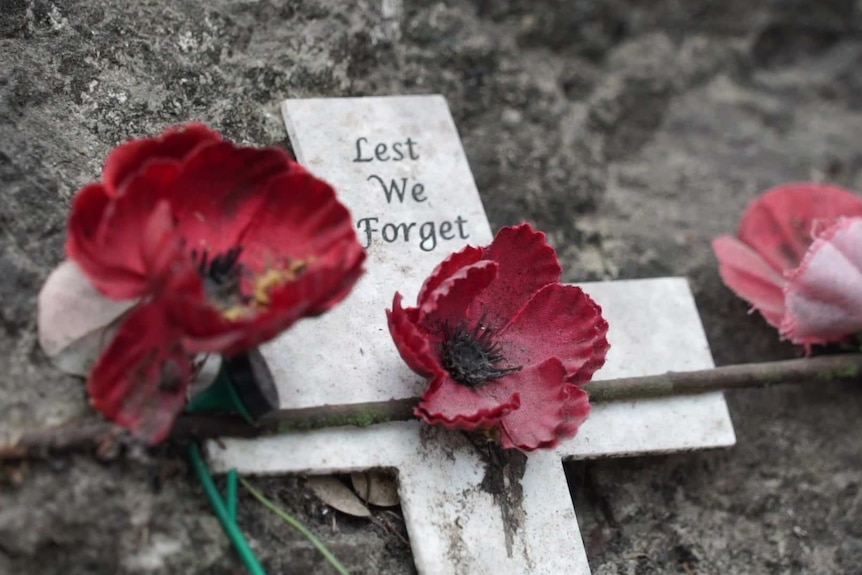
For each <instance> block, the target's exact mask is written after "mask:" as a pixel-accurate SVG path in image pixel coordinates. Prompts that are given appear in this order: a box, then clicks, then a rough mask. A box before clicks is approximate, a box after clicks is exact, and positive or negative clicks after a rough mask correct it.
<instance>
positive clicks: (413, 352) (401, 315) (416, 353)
mask: <svg viewBox="0 0 862 575" xmlns="http://www.w3.org/2000/svg"><path fill="white" fill-rule="evenodd" d="M416 311H417V310H416V308H410V309H408V310H405V309H404V308H403V307H401V294H400V293H398V292H396V293H395V297H394V298H393V299H392V309H391V310H386V320H387V322H388V324H389V333H390V335H392V341H394V342H395V347H396V348H398V353H399V354H400V355H401V357H402V359H404V361H405V362H406V363H407V365H408V366H410V369H412V370H413V371H415V372H416V373H418V374H419V375H422V376H424V377H431V376H432V375H433V374H434V373H436V372H438V371H440V370H441V369H442V368H441V367H440V364H439V362H438V361H437V357H436V355H437V354H435V353H434V352H433V351H432V347H431V342H430V341H429V338H428V337H427V335H426V334H425V333H424V332H423V331H422V330H421V329H419V327H418V326H417V325H416V322H415V320H416V318H415V317H411V316H416V315H417V314H416V313H415V312H416ZM411 312H414V313H411Z"/></svg>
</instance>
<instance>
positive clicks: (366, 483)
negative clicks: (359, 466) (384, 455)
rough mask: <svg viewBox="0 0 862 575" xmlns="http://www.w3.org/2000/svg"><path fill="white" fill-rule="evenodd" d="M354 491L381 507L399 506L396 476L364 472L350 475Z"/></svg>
mask: <svg viewBox="0 0 862 575" xmlns="http://www.w3.org/2000/svg"><path fill="white" fill-rule="evenodd" d="M350 481H351V482H352V483H353V489H355V490H356V493H358V494H359V497H361V498H362V499H364V500H365V501H367V502H368V503H371V504H372V505H377V506H379V507H393V506H395V505H398V503H399V499H398V483H397V482H396V480H395V476H394V475H393V474H391V473H386V472H384V471H362V472H357V473H351V474H350Z"/></svg>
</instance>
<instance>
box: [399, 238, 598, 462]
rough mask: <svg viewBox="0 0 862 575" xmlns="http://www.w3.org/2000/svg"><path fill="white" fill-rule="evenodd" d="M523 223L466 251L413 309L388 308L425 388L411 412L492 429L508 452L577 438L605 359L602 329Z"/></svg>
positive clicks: (591, 307) (585, 299)
mask: <svg viewBox="0 0 862 575" xmlns="http://www.w3.org/2000/svg"><path fill="white" fill-rule="evenodd" d="M560 273H561V269H560V264H559V262H558V261H557V255H556V253H555V252H554V250H553V248H551V247H550V246H549V245H548V244H547V242H546V241H545V235H544V234H543V233H541V232H536V231H534V230H533V229H532V228H531V227H530V226H529V225H528V224H522V225H520V226H516V227H511V228H503V229H502V230H500V232H499V233H498V234H497V236H496V237H495V238H494V241H493V242H492V243H491V244H490V245H488V246H487V247H484V248H475V247H467V248H465V249H463V250H461V251H460V252H457V253H455V254H452V255H451V256H449V258H447V259H446V260H445V261H443V262H442V263H441V264H440V265H439V266H438V267H437V269H436V270H434V272H433V273H432V274H431V276H430V277H429V278H428V279H427V280H426V281H425V284H424V285H423V286H422V289H421V291H420V292H419V297H418V302H417V306H416V307H411V308H406V309H405V308H403V307H402V306H401V294H398V293H396V294H395V299H394V301H393V304H392V309H391V310H387V312H386V313H387V317H388V320H389V331H390V333H391V334H392V338H393V339H394V341H395V345H396V347H397V348H398V351H399V353H400V354H401V357H402V358H403V359H404V361H405V362H407V364H408V365H409V366H410V368H411V369H413V371H415V372H417V373H418V374H420V375H422V376H425V377H428V378H430V380H431V382H430V385H429V387H428V389H427V390H426V391H425V394H424V395H423V396H422V400H421V401H420V402H419V405H418V406H417V407H416V409H415V414H416V415H417V416H418V417H420V418H422V419H424V420H425V421H426V422H428V423H432V424H438V425H443V426H444V427H448V428H460V429H467V430H472V429H477V428H486V429H487V428H498V429H499V432H500V441H501V443H502V445H503V447H505V448H517V449H521V450H523V451H532V450H534V449H540V448H551V447H554V446H556V445H557V444H558V443H559V442H560V441H561V440H562V439H566V438H569V437H573V436H574V435H575V433H576V432H577V430H578V427H579V426H580V425H581V423H583V421H584V420H585V419H586V417H587V415H588V414H589V410H590V406H589V401H588V398H587V394H586V392H585V391H584V390H582V389H581V388H580V385H581V384H584V383H586V382H588V381H589V380H590V378H591V377H592V375H593V373H594V372H595V371H596V370H597V369H599V368H600V367H601V366H602V365H603V364H604V361H605V355H606V354H607V350H608V347H609V346H608V342H607V339H606V337H605V336H606V334H607V330H608V324H607V322H606V321H605V320H604V318H602V315H601V308H599V306H598V305H597V304H596V303H595V302H594V301H593V300H592V299H590V297H589V296H587V295H586V294H585V293H584V292H583V291H582V290H581V289H580V288H578V287H575V286H569V285H562V284H560V283H559V280H560Z"/></svg>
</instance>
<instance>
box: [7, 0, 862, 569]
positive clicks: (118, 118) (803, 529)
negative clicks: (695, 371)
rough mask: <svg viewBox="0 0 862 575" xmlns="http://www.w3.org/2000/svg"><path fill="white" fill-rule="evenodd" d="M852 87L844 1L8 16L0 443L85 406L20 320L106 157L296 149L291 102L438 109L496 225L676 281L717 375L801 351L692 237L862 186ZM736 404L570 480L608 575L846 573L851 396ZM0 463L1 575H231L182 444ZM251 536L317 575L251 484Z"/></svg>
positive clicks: (30, 3) (857, 531)
mask: <svg viewBox="0 0 862 575" xmlns="http://www.w3.org/2000/svg"><path fill="white" fill-rule="evenodd" d="M860 70H862V3H860V2H858V1H853V0H817V1H815V0H809V1H803V0H799V1H794V2H773V1H770V2H752V1H750V0H745V1H743V0H724V1H721V2H716V1H710V0H688V1H687V2H678V1H676V0H605V1H593V0H507V1H503V0H501V1H490V0H474V1H468V0H450V1H447V2H433V3H432V2H403V1H401V0H381V1H379V2H357V3H347V2H341V1H339V0H316V1H307V2H296V1H289V0H210V1H209V2H197V1H192V0H141V1H140V2H134V3H126V2H112V1H110V0H65V1H56V2H48V1H45V0H3V4H2V10H0V135H2V137H0V194H2V202H0V277H2V280H0V373H2V374H3V375H2V377H0V435H2V436H3V437H9V436H10V435H11V434H12V433H14V432H15V431H16V430H20V429H30V428H35V427H39V426H43V425H47V424H50V423H56V422H59V421H64V420H67V419H69V418H74V417H78V416H80V415H82V414H85V413H87V412H88V410H89V408H88V406H87V403H86V397H85V393H84V390H83V387H82V383H81V381H80V380H78V379H75V378H72V377H68V376H64V375H62V374H60V373H58V372H57V371H56V370H54V369H53V368H52V367H51V365H50V364H49V363H48V361H47V360H46V358H45V357H44V356H43V354H42V353H41V352H40V350H39V347H38V344H37V343H36V336H35V319H34V309H35V297H36V293H37V291H38V289H39V286H40V285H41V283H42V281H43V280H44V279H45V277H46V275H47V274H48V272H49V271H50V269H51V268H52V267H53V266H55V265H56V264H57V263H58V262H59V261H60V260H61V259H62V258H63V242H64V237H65V220H66V217H67V214H68V209H69V201H70V198H71V197H72V195H73V194H74V193H75V191H76V190H77V189H79V188H80V187H81V186H82V185H84V184H85V183H87V182H89V181H92V180H94V179H96V178H97V177H98V174H99V170H100V168H101V162H102V161H103V159H104V157H105V155H106V153H107V152H108V151H109V150H110V149H111V148H112V147H113V146H115V145H116V144H117V143H119V142H122V141H124V140H126V139H129V138H132V137H136V136H141V135H145V134H155V133H157V132H159V131H160V130H161V129H163V128H164V127H165V126H167V125H170V124H174V123H178V122H184V121H189V120H193V119H196V120H202V121H205V122H207V123H209V124H211V125H212V126H213V127H215V128H216V129H218V130H220V131H222V132H223V133H225V134H226V135H227V136H228V137H230V138H233V139H235V140H237V141H240V142H248V143H253V144H257V145H285V146H286V145H287V142H286V135H285V130H284V127H283V125H282V123H281V120H280V117H279V114H278V103H279V101H280V100H282V99H284V98H289V97H309V96H340V95H371V94H399V93H441V94H443V95H445V96H446V98H447V99H448V101H449V104H450V106H451V108H452V111H453V114H454V116H455V120H456V123H457V125H458V127H459V129H460V132H461V135H462V138H463V141H464V146H465V148H466V151H467V155H468V157H469V160H470V163H471V166H472V168H473V171H474V175H475V177H476V180H477V183H478V186H479V190H480V192H481V194H482V197H483V200H484V202H485V205H486V208H487V211H488V215H489V218H490V220H491V223H492V227H494V228H495V229H496V228H499V227H500V226H503V225H507V224H513V223H517V222H520V221H523V220H528V221H531V222H533V223H534V224H535V225H537V226H538V227H540V228H541V229H543V230H545V231H546V232H547V233H548V234H549V237H550V239H551V241H552V243H553V244H554V245H555V246H556V247H557V249H558V251H559V253H560V256H561V259H562V262H563V265H564V268H565V278H566V279H567V280H569V281H584V280H594V279H617V278H643V277H656V276H664V275H684V276H687V277H688V278H689V280H690V282H691V285H692V288H693V290H694V293H695V296H696V299H697V303H698V305H699V308H700V311H701V313H702V318H703V323H704V326H705V328H706V332H707V334H708V337H709V340H710V344H711V346H712V350H713V353H714V357H715V359H716V362H717V363H718V364H728V363H739V362H749V361H763V360H771V359H780V358H789V357H793V356H795V355H798V354H799V350H798V349H795V348H794V347H792V346H791V345H789V344H786V343H781V342H779V341H778V338H777V335H776V333H775V331H774V330H772V329H771V328H769V327H768V326H767V325H766V324H765V322H764V321H763V320H762V319H761V318H760V317H759V316H757V315H756V314H755V315H748V314H747V307H746V305H745V304H744V303H743V302H741V301H739V300H738V299H736V298H735V297H734V296H733V295H732V294H731V293H730V292H729V290H727V289H726V288H725V287H724V286H723V285H722V284H721V282H720V279H719V277H718V273H717V270H716V262H715V260H714V257H713V255H712V253H711V250H710V247H709V242H710V240H711V238H713V237H714V236H716V235H719V234H722V233H726V232H732V231H733V230H735V228H736V225H737V220H738V217H739V214H740V212H741V211H742V210H743V208H744V207H745V206H746V204H747V203H748V202H749V201H750V200H751V199H752V198H753V197H754V196H755V195H756V194H757V193H758V192H759V191H761V190H764V189H766V188H768V187H770V186H772V185H775V184H777V183H780V182H785V181H792V180H806V179H816V180H829V181H831V182H835V183H837V184H840V185H844V186H847V187H850V188H854V189H857V190H862V148H860V141H862V140H860V134H862V72H860ZM728 401H729V403H730V408H731V414H732V416H733V419H734V421H735V424H736V429H737V434H738V445H737V446H736V447H735V448H733V449H728V450H721V451H713V452H698V453H690V454H678V455H671V456H655V457H644V458H636V459H627V460H604V461H596V462H578V463H571V464H568V465H567V471H568V474H569V478H570V483H571V487H572V493H573V498H574V500H575V504H576V509H577V512H578V517H579V520H580V525H581V530H582V534H583V536H584V539H585V541H586V543H587V552H588V555H589V560H590V563H591V566H592V569H593V572H594V573H595V574H596V575H611V574H638V575H643V574H652V573H655V574H659V573H660V574H665V573H666V574H677V573H680V574H686V573H698V574H711V573H716V574H733V573H765V574H784V573H810V574H833V573H862V527H860V525H862V489H860V482H862V439H860V438H862V392H860V391H859V390H858V389H857V388H856V387H855V386H853V385H839V384H832V385H824V386H822V387H819V388H815V389H802V388H795V387H789V388H774V389H765V390H753V391H736V392H732V393H729V394H728ZM0 474H1V475H2V478H0V573H27V574H32V575H41V574H53V573H57V574H59V573H63V574H85V573H93V574H96V573H98V574H102V573H105V574H109V573H110V574H141V573H147V574H168V573H185V574H196V573H200V574H203V573H207V574H216V575H220V574H224V575H228V574H237V573H241V572H243V571H242V567H241V565H240V564H239V562H238V560H237V559H236V558H235V556H234V553H233V551H232V550H231V548H230V547H229V544H228V542H227V539H226V538H225V536H224V534H223V533H222V531H221V529H220V527H219V525H218V523H217V522H216V520H215V518H214V516H213V514H212V512H211V510H210V508H209V506H208V503H207V501H206V500H205V498H204V495H203V493H202V491H201V490H200V488H199V486H198V485H197V483H196V482H195V480H194V479H193V476H192V474H191V473H190V470H189V468H188V466H187V463H186V460H185V458H184V456H183V453H182V452H180V451H174V450H173V449H172V448H162V449H160V450H156V451H154V452H143V451H140V450H136V451H133V453H131V454H129V455H127V456H126V457H123V458H121V459H119V460H116V461H112V462H100V461H97V460H95V459H94V458H92V457H87V456H74V457H63V458H55V459H52V460H50V461H40V462H36V461H34V462H29V463H27V464H25V465H21V466H8V465H7V466H5V467H2V468H0ZM253 481H254V483H255V485H256V486H257V487H259V488H261V489H262V490H263V491H264V492H265V493H267V495H269V496H270V497H272V498H274V499H275V500H276V501H277V502H278V503H279V504H280V505H282V506H284V507H285V508H286V509H288V510H289V511H290V512H292V513H294V514H296V516H297V517H299V518H300V519H301V520H303V521H304V522H306V524H308V525H309V526H310V527H311V528H312V529H313V530H314V531H315V532H316V533H318V535H320V536H321V537H322V538H323V539H324V540H325V541H326V542H327V543H328V544H329V545H330V547H331V548H332V550H333V551H334V552H335V554H336V555H337V556H339V557H340V558H341V559H342V561H343V562H344V563H345V564H346V565H347V566H348V567H349V568H350V570H351V572H352V573H365V574H375V575H376V574H380V575H390V574H402V573H410V572H411V570H412V569H413V568H412V558H411V555H410V552H409V547H408V546H407V545H406V543H405V542H404V541H403V538H404V536H405V535H404V528H403V522H402V521H401V519H400V516H399V514H398V513H397V512H392V511H384V510H379V509H378V510H375V514H374V519H373V521H369V520H367V519H353V518H349V517H346V516H343V515H340V514H338V513H337V512H335V511H331V510H329V509H328V508H326V506H324V505H323V504H322V503H320V502H319V501H317V500H316V499H315V498H314V496H312V495H311V494H310V492H309V491H307V490H306V489H305V487H304V486H303V480H302V479H301V478H296V477H283V478H272V479H265V480H263V479H254V480H253ZM561 504H562V503H561ZM239 519H240V524H241V525H242V527H243V529H244V530H245V531H246V532H247V533H248V534H249V537H250V539H251V542H252V545H253V547H254V548H255V549H256V550H257V551H258V552H259V554H260V556H261V558H262V560H263V562H264V564H265V566H266V567H267V568H268V570H269V572H270V573H287V572H292V573H332V572H333V570H332V569H331V568H330V567H328V566H327V565H326V564H325V563H324V561H323V560H322V559H321V558H320V556H319V555H318V554H317V553H316V552H315V551H314V549H313V548H312V547H311V544H310V543H309V542H308V541H306V540H305V539H303V538H302V537H301V536H299V535H297V534H296V533H294V532H293V531H292V530H290V529H288V528H287V527H286V526H285V525H284V524H282V523H281V522H280V521H279V520H278V519H277V518H275V517H274V516H273V515H271V514H270V513H269V512H268V511H266V510H264V509H263V508H262V507H261V506H260V505H258V504H257V503H256V502H255V501H254V500H252V499H251V498H250V497H249V496H247V495H243V496H242V500H241V511H240V518H239Z"/></svg>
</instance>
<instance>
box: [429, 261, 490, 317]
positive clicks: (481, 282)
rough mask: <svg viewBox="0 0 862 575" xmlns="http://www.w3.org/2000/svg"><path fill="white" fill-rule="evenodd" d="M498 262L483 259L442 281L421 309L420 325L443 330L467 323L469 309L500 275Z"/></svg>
mask: <svg viewBox="0 0 862 575" xmlns="http://www.w3.org/2000/svg"><path fill="white" fill-rule="evenodd" d="M498 269H499V264H497V263H496V262H492V261H489V260H480V261H478V262H476V263H475V264H473V265H470V266H467V267H465V268H461V269H460V270H458V272H457V273H455V275H453V276H451V277H450V278H448V279H447V280H445V281H444V282H442V283H441V284H440V285H439V286H437V289H435V290H434V292H433V293H431V294H429V295H428V298H427V299H426V300H425V302H424V303H423V304H422V307H420V308H419V324H420V325H422V326H423V327H425V328H426V329H428V330H429V331H432V332H439V333H442V332H443V331H445V330H446V329H447V327H448V328H455V327H458V326H460V325H462V324H464V323H465V320H466V319H467V309H468V308H469V307H470V306H471V304H472V303H473V301H474V300H475V299H476V298H477V297H478V296H479V294H481V293H482V291H483V290H485V289H487V288H488V286H489V285H491V284H492V283H493V281H494V280H495V279H496V278H497V270H498Z"/></svg>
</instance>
